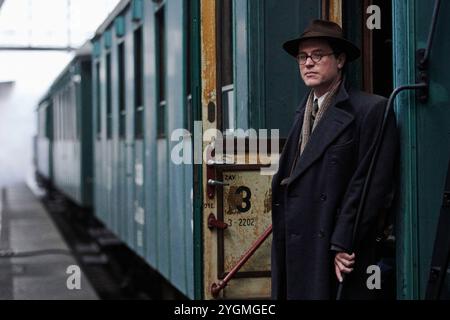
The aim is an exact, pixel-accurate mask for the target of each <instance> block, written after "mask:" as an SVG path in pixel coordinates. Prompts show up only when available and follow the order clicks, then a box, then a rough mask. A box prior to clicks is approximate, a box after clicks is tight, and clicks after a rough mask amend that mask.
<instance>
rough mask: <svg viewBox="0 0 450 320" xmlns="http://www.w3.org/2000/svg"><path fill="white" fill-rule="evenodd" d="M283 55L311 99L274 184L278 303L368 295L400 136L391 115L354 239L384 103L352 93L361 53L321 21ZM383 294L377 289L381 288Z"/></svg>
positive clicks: (296, 121)
mask: <svg viewBox="0 0 450 320" xmlns="http://www.w3.org/2000/svg"><path fill="white" fill-rule="evenodd" d="M283 47H284V49H285V50H286V51H287V52H288V53H289V54H290V55H292V56H294V57H296V58H297V61H298V63H299V69H300V74H301V77H302V79H303V81H304V82H305V84H306V86H308V87H310V88H311V92H310V93H309V94H308V95H307V96H306V97H305V99H304V101H303V102H302V103H301V104H300V106H299V108H298V110H297V112H296V115H295V119H294V124H293V126H292V129H291V131H290V133H289V136H288V138H287V141H286V144H285V146H284V149H283V151H282V153H281V156H280V163H279V170H278V172H277V174H276V175H275V176H274V178H273V181H272V199H273V201H272V220H273V221H272V222H273V242H272V296H273V298H274V299H334V298H335V297H336V288H337V284H338V281H342V278H343V274H344V273H345V274H346V277H345V282H344V284H345V285H344V289H343V298H359V299H361V298H362V299H365V298H370V297H371V296H372V295H374V290H372V291H371V290H369V289H368V287H367V285H366V282H367V279H368V278H369V277H370V276H371V274H368V273H367V272H366V270H367V267H368V266H369V265H372V264H375V263H376V261H375V246H376V238H377V235H378V234H377V232H379V228H377V225H378V223H379V221H380V218H381V216H380V212H382V211H383V210H386V209H387V208H389V206H390V205H391V202H392V196H393V176H394V166H395V159H396V156H397V148H398V137H397V131H396V125H395V117H394V114H393V112H390V113H389V115H388V119H387V123H386V127H385V130H384V135H383V136H382V142H381V148H380V149H379V152H378V157H377V162H376V165H375V168H374V173H373V176H372V178H371V180H370V184H369V192H368V194H367V196H366V201H365V205H364V207H363V210H362V215H361V217H360V219H359V222H358V225H357V227H356V228H357V231H356V237H355V241H353V231H354V228H355V220H356V212H357V210H358V206H359V202H360V199H361V193H362V189H363V185H364V182H365V178H366V175H367V171H368V168H369V166H370V161H371V158H372V155H373V154H374V149H375V140H376V136H377V132H378V131H379V130H380V127H381V123H382V120H383V117H384V111H385V107H386V102H387V101H386V99H385V98H383V97H380V96H376V95H372V94H368V93H364V92H360V91H356V90H353V89H351V88H348V87H346V83H345V79H344V77H343V70H344V69H345V65H346V63H348V62H351V61H353V60H355V59H357V58H358V57H359V55H360V50H359V49H358V48H357V47H356V46H355V45H354V44H352V43H351V42H349V41H348V40H346V39H344V37H343V35H342V29H341V28H340V27H339V26H338V25H337V24H335V23H333V22H329V21H323V20H315V21H313V22H312V23H311V25H310V26H309V27H308V28H307V29H306V31H305V32H304V33H303V34H302V35H301V37H300V38H298V39H294V40H291V41H288V42H286V43H285V44H284V46H283ZM375 291H376V290H375Z"/></svg>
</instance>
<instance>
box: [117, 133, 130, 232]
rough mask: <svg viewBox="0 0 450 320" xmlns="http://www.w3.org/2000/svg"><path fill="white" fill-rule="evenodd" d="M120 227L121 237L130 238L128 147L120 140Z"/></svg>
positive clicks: (118, 218)
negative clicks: (127, 171)
mask: <svg viewBox="0 0 450 320" xmlns="http://www.w3.org/2000/svg"><path fill="white" fill-rule="evenodd" d="M118 177H119V178H118V182H117V184H118V188H119V190H118V198H119V208H118V217H117V220H118V224H119V225H118V228H117V230H118V231H117V233H118V234H119V236H120V238H121V239H128V223H129V222H128V216H127V214H126V212H127V211H126V210H127V188H126V186H127V173H126V147H125V141H124V140H121V141H119V165H118Z"/></svg>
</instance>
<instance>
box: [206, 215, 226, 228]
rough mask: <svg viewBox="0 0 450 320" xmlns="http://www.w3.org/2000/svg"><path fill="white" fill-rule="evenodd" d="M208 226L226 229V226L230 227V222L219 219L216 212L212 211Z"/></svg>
mask: <svg viewBox="0 0 450 320" xmlns="http://www.w3.org/2000/svg"><path fill="white" fill-rule="evenodd" d="M208 228H209V229H220V230H225V229H226V228H228V224H227V223H225V222H223V221H220V220H217V219H216V216H215V215H214V213H211V214H210V215H209V216H208Z"/></svg>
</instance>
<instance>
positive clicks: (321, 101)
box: [314, 91, 330, 109]
mask: <svg viewBox="0 0 450 320" xmlns="http://www.w3.org/2000/svg"><path fill="white" fill-rule="evenodd" d="M329 93H330V91H328V92H327V93H325V94H323V95H322V96H321V97H320V98H317V96H316V94H314V100H315V99H318V102H319V109H320V107H321V106H322V103H323V101H324V100H325V98H326V97H327V95H328V94H329Z"/></svg>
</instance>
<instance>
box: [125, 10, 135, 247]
mask: <svg viewBox="0 0 450 320" xmlns="http://www.w3.org/2000/svg"><path fill="white" fill-rule="evenodd" d="M125 21H126V30H127V33H126V35H125V65H126V73H125V74H126V79H127V81H126V82H125V88H126V90H125V91H126V95H125V101H126V111H127V117H126V144H125V146H126V175H127V182H126V192H127V194H126V199H127V207H126V212H125V214H126V215H127V221H128V223H127V225H128V231H127V233H128V237H127V239H126V243H127V244H128V245H129V246H130V248H134V242H135V241H134V238H135V234H136V233H135V230H134V229H135V224H134V209H135V205H134V199H135V196H134V192H135V190H134V187H135V183H134V179H135V177H134V165H135V162H134V148H135V145H134V143H135V141H134V123H135V116H134V81H133V79H134V44H133V32H132V30H133V22H132V12H131V11H130V10H128V11H127V12H126V14H125Z"/></svg>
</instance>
